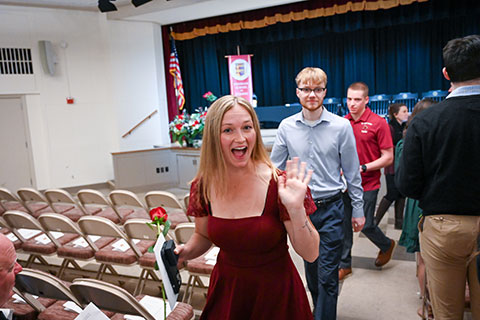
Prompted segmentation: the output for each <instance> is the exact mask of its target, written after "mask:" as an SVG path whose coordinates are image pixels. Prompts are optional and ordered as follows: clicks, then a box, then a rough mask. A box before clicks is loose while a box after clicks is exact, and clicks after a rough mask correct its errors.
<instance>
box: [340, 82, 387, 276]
mask: <svg viewBox="0 0 480 320" xmlns="http://www.w3.org/2000/svg"><path fill="white" fill-rule="evenodd" d="M367 103H368V86H367V85H366V84H365V83H363V82H355V83H353V84H351V85H350V86H349V87H348V91H347V106H348V110H349V111H350V113H349V114H347V115H346V116H345V118H347V119H348V120H350V124H351V125H352V128H353V133H354V135H355V140H356V143H357V152H358V158H359V160H360V168H359V170H360V172H361V175H362V187H363V192H364V193H363V201H364V205H363V209H364V213H365V226H364V227H363V230H362V232H363V234H365V236H367V238H368V239H370V241H372V242H373V243H374V244H375V245H376V246H377V247H378V248H379V249H380V251H379V253H378V256H377V259H376V260H375V265H376V266H377V267H381V266H383V265H385V264H386V263H388V262H389V261H390V259H391V258H392V254H393V251H394V249H395V245H396V243H395V241H394V240H392V239H390V238H388V237H387V236H385V234H384V233H383V232H382V231H381V230H380V229H379V228H378V227H377V226H376V225H375V219H374V214H375V206H376V203H377V196H378V190H379V189H380V176H381V172H380V169H381V168H384V167H386V166H388V165H389V164H391V163H392V161H393V144H392V136H391V133H390V129H389V127H388V124H387V122H386V121H385V119H383V118H381V117H380V116H378V115H376V114H375V113H373V112H372V111H371V110H370V109H369V108H368V107H367ZM344 203H345V220H344V228H345V230H344V232H345V238H344V241H343V252H342V259H341V261H340V270H339V279H340V280H343V279H344V278H345V277H346V276H348V275H350V274H351V273H352V244H353V233H352V224H351V215H352V211H351V210H352V209H351V205H350V199H349V198H348V194H347V193H345V194H344Z"/></svg>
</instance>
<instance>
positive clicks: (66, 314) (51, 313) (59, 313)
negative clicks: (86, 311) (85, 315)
mask: <svg viewBox="0 0 480 320" xmlns="http://www.w3.org/2000/svg"><path fill="white" fill-rule="evenodd" d="M65 302H66V301H65V300H58V301H57V302H55V303H54V304H52V305H51V306H50V307H48V308H47V309H45V310H44V311H43V312H41V313H40V314H39V315H38V318H37V319H38V320H73V319H75V318H76V317H78V313H76V312H73V311H67V310H65V308H64V307H63V304H64V303H65Z"/></svg>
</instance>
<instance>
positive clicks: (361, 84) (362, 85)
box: [348, 81, 368, 97]
mask: <svg viewBox="0 0 480 320" xmlns="http://www.w3.org/2000/svg"><path fill="white" fill-rule="evenodd" d="M348 89H352V90H359V91H363V96H364V97H368V86H367V84H366V83H365V82H362V81H358V82H354V83H352V84H351V85H350V86H349V87H348Z"/></svg>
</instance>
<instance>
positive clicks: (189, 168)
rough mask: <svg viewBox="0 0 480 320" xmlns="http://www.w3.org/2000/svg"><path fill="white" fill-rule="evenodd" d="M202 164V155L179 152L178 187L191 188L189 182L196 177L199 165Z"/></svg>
mask: <svg viewBox="0 0 480 320" xmlns="http://www.w3.org/2000/svg"><path fill="white" fill-rule="evenodd" d="M199 165H200V156H198V155H186V154H177V172H178V187H179V188H187V189H189V188H190V186H189V182H190V181H192V179H193V178H195V175H196V174H197V170H198V166H199Z"/></svg>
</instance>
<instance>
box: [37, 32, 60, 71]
mask: <svg viewBox="0 0 480 320" xmlns="http://www.w3.org/2000/svg"><path fill="white" fill-rule="evenodd" d="M38 49H39V50H38V51H39V53H40V61H41V62H42V67H43V71H45V73H47V74H49V75H51V76H53V75H54V74H55V65H56V64H57V63H58V59H57V55H56V54H55V51H54V50H53V45H52V43H51V42H50V41H48V40H40V41H38Z"/></svg>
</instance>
